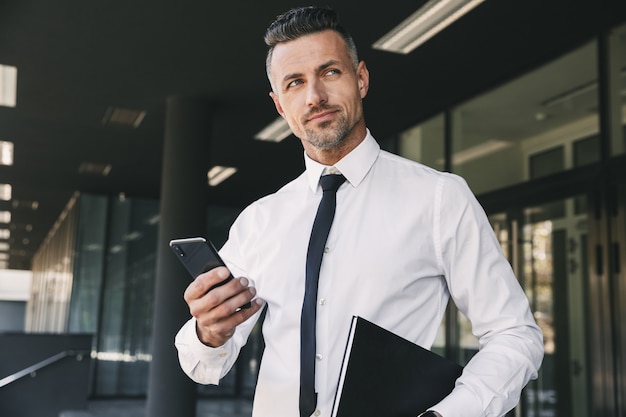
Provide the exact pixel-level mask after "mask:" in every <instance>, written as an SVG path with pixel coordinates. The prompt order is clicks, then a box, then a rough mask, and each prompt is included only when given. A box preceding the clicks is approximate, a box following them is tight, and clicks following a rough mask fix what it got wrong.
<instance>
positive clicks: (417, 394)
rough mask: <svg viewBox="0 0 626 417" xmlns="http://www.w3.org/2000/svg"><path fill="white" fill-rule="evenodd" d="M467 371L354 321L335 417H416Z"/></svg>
mask: <svg viewBox="0 0 626 417" xmlns="http://www.w3.org/2000/svg"><path fill="white" fill-rule="evenodd" d="M461 372H463V368H462V367H461V366H460V365H458V364H457V363H455V362H453V361H450V360H448V359H446V358H443V357H441V356H439V355H437V354H436V353H433V352H431V351H429V350H427V349H424V348H422V347H421V346H419V345H416V344H415V343H413V342H410V341H408V340H406V339H404V338H402V337H400V336H398V335H396V334H394V333H392V332H390V331H388V330H385V329H383V328H382V327H379V326H377V325H375V324H374V323H371V322H369V321H367V320H365V319H364V318H362V317H356V316H355V317H353V318H352V325H351V327H350V336H349V337H348V343H347V346H346V351H345V353H344V358H343V365H342V367H341V374H340V377H339V388H338V389H337V393H336V394H335V401H334V404H333V413H332V416H333V417H354V416H385V417H415V416H417V415H418V414H420V413H421V412H423V411H426V410H427V409H428V408H429V407H431V406H433V405H435V404H437V403H438V402H439V401H441V400H442V399H443V398H444V397H445V396H447V395H448V394H449V393H450V392H451V391H452V389H453V388H454V383H455V381H456V380H457V378H458V377H459V376H460V375H461Z"/></svg>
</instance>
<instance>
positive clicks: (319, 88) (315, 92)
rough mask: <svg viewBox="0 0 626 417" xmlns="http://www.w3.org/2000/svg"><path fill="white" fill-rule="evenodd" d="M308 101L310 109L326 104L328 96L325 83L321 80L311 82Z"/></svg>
mask: <svg viewBox="0 0 626 417" xmlns="http://www.w3.org/2000/svg"><path fill="white" fill-rule="evenodd" d="M306 99H307V103H306V104H307V105H308V106H309V107H312V106H318V105H320V104H323V103H326V101H327V100H328V96H327V94H326V88H325V86H324V83H322V82H321V81H319V80H315V81H313V82H309V85H308V90H307V96H306Z"/></svg>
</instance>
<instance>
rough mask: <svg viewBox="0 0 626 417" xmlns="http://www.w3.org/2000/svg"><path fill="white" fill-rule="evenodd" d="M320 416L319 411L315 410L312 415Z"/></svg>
mask: <svg viewBox="0 0 626 417" xmlns="http://www.w3.org/2000/svg"><path fill="white" fill-rule="evenodd" d="M320 414H322V412H321V411H320V410H315V412H314V413H313V415H314V416H315V417H317V416H319V415H320Z"/></svg>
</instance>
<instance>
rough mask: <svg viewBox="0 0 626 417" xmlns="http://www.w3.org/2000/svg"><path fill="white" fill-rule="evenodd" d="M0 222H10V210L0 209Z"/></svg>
mask: <svg viewBox="0 0 626 417" xmlns="http://www.w3.org/2000/svg"><path fill="white" fill-rule="evenodd" d="M0 223H11V212H10V211H8V210H0Z"/></svg>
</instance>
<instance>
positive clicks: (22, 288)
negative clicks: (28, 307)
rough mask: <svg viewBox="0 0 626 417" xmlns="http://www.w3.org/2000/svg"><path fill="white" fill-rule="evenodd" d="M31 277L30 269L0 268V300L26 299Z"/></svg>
mask: <svg viewBox="0 0 626 417" xmlns="http://www.w3.org/2000/svg"><path fill="white" fill-rule="evenodd" d="M32 278H33V274H32V272H31V271H16V270H10V269H0V301H28V300H29V299H30V285H31V281H32Z"/></svg>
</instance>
